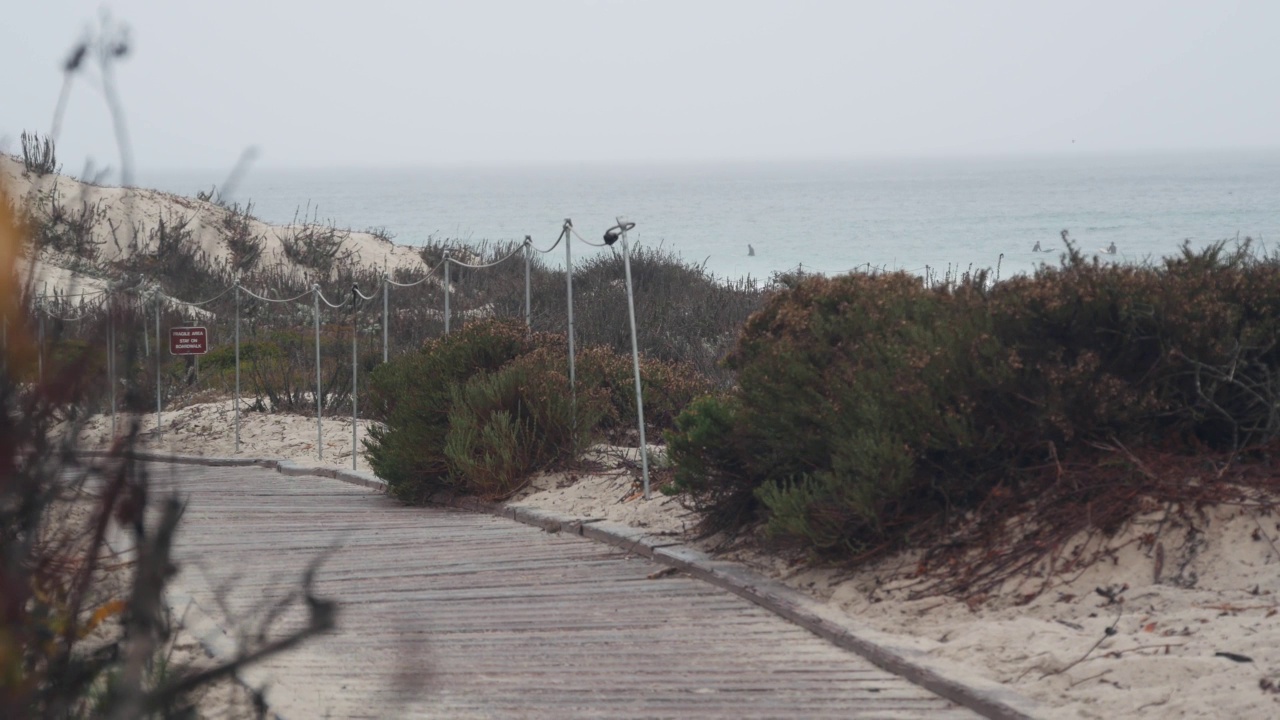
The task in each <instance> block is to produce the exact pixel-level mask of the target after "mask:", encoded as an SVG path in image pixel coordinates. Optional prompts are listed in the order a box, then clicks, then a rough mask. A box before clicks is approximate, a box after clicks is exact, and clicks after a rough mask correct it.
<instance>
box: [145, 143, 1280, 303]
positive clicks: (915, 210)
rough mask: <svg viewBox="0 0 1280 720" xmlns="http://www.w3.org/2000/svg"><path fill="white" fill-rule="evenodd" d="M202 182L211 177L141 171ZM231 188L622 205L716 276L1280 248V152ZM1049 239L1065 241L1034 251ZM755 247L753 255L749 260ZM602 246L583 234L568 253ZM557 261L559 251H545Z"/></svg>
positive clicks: (186, 184)
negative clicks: (1069, 251)
mask: <svg viewBox="0 0 1280 720" xmlns="http://www.w3.org/2000/svg"><path fill="white" fill-rule="evenodd" d="M141 179H142V183H143V184H146V185H150V186H153V187H158V188H161V189H164V190H169V191H172V192H177V193H180V194H184V195H193V194H194V193H195V192H196V191H197V190H199V189H202V188H204V189H207V188H208V187H209V186H210V185H211V184H213V183H219V184H220V183H221V182H222V181H223V177H222V175H221V174H220V173H216V172H207V171H206V172H196V171H193V172H163V173H150V174H148V173H146V172H143V173H142V175H141ZM233 199H235V200H238V201H241V202H243V201H244V200H246V199H249V200H252V201H253V203H254V210H255V214H256V215H257V216H258V217H260V218H262V219H264V220H267V221H269V222H276V223H284V222H289V221H291V220H292V219H293V218H294V217H295V215H301V214H302V213H303V212H305V211H306V208H307V206H308V204H309V205H310V208H311V212H312V213H318V215H319V218H320V219H321V220H332V221H333V222H335V223H337V224H338V225H339V226H344V227H351V228H354V229H365V228H369V227H384V228H386V229H387V230H388V231H389V232H391V233H392V234H393V235H394V236H395V238H396V242H399V243H405V244H418V243H422V242H424V241H426V240H428V239H429V238H436V239H457V240H461V241H466V242H471V243H479V242H481V241H483V240H489V241H494V240H511V239H515V240H518V239H521V238H523V237H524V236H525V235H530V236H532V238H533V240H534V241H535V243H536V244H538V245H539V246H541V247H544V248H545V247H549V246H550V245H551V243H552V242H554V241H555V239H556V237H557V236H558V235H559V232H560V227H561V224H562V222H563V220H564V219H565V218H572V219H573V222H574V226H575V228H577V230H578V232H579V233H581V234H582V235H583V236H585V237H586V238H588V239H590V240H594V241H598V240H599V239H600V237H601V235H602V234H603V232H604V230H605V229H607V228H608V227H609V226H611V225H613V224H614V222H615V218H616V217H618V216H622V217H624V218H625V219H627V220H630V221H632V222H635V223H636V228H635V230H634V231H633V233H632V234H631V235H630V237H631V239H632V240H633V241H638V242H641V243H644V244H647V245H660V246H662V247H664V248H668V249H672V250H674V251H676V252H678V253H679V254H680V255H681V256H683V257H684V258H685V259H687V260H690V261H692V262H696V263H705V264H706V267H707V269H708V270H710V271H711V272H713V273H715V274H717V275H720V276H724V277H735V278H736V277H742V276H748V275H749V276H753V277H757V278H767V277H768V276H769V275H770V274H771V273H774V272H777V271H784V270H789V269H793V268H796V267H803V268H804V269H806V270H812V271H817V272H823V273H840V272H846V271H849V270H852V269H857V268H862V267H868V266H871V267H879V268H891V269H903V270H908V271H912V272H917V273H923V272H924V270H925V268H926V267H929V268H931V269H932V270H933V271H934V272H935V273H938V274H941V273H944V272H946V271H947V269H948V268H951V269H953V270H954V269H956V268H959V269H961V270H967V269H968V268H970V267H974V268H983V267H987V268H992V269H993V270H994V269H996V268H997V266H998V267H999V271H1000V274H1001V276H1003V277H1008V276H1010V275H1012V274H1014V273H1020V272H1028V271H1030V270H1032V269H1034V267H1036V266H1037V265H1038V264H1039V263H1041V262H1050V263H1055V262H1057V258H1058V252H1057V251H1060V250H1061V249H1062V247H1063V246H1062V242H1061V240H1060V232H1061V231H1062V230H1064V229H1065V230H1068V231H1069V232H1070V237H1072V238H1073V239H1074V240H1075V241H1076V242H1077V243H1078V245H1079V247H1080V248H1081V249H1083V250H1084V251H1086V252H1087V253H1089V254H1094V253H1097V252H1098V251H1099V250H1100V249H1101V248H1105V247H1107V246H1108V245H1110V244H1111V243H1115V245H1116V248H1117V253H1116V254H1115V255H1102V256H1101V257H1102V258H1103V259H1104V260H1105V261H1107V262H1144V261H1148V260H1156V259H1159V258H1161V257H1164V256H1167V255H1170V254H1173V253H1176V252H1177V251H1178V248H1179V246H1180V245H1181V244H1182V243H1183V242H1184V241H1188V240H1189V241H1190V242H1191V243H1192V245H1193V246H1195V247H1202V246H1204V245H1206V244H1208V243H1210V242H1213V241H1216V240H1222V239H1234V238H1236V237H1237V236H1238V237H1239V238H1241V239H1243V238H1244V237H1246V236H1248V237H1252V238H1254V239H1255V240H1260V241H1261V242H1262V243H1263V244H1264V245H1266V246H1267V247H1268V248H1270V244H1272V243H1274V244H1276V245H1277V246H1280V151H1267V152H1232V153H1212V154H1211V153H1201V154H1181V155H1174V154H1170V155H1133V156H1097V155H1092V156H1090V155H1081V156H1073V157H1052V158H1050V157H1040V158H1019V159H1013V158H991V159H945V160H944V159H937V160H928V159H913V160H876V161H861V162H839V163H837V162H831V163H794V164H786V163H773V164H722V165H671V166H645V167H622V168H617V169H608V168H602V167H552V168H511V169H497V168H485V169H440V168H420V169H412V168H398V169H355V170H295V171H285V170H252V169H251V170H250V171H249V172H248V173H247V174H246V176H245V178H244V180H243V181H242V182H241V183H240V185H239V187H238V188H237V189H236V190H235V191H234V195H233ZM1037 242H1039V243H1040V244H1041V246H1042V247H1043V248H1046V249H1051V250H1054V251H1055V252H1048V253H1035V252H1032V247H1033V246H1034V245H1035V243H1037ZM748 245H750V246H752V247H754V249H755V255H754V256H749V255H748ZM595 252H607V251H606V250H602V249H601V250H597V249H596V248H590V247H586V246H584V245H582V244H580V243H578V244H576V246H575V249H574V256H575V257H580V256H582V255H584V254H591V253H595ZM551 257H553V258H554V259H555V261H556V262H557V263H561V262H562V260H563V251H562V249H557V251H556V252H555V253H553V254H552V256H551Z"/></svg>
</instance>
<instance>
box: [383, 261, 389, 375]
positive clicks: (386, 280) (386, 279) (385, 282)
mask: <svg viewBox="0 0 1280 720" xmlns="http://www.w3.org/2000/svg"><path fill="white" fill-rule="evenodd" d="M390 280H391V278H389V277H387V275H386V273H383V274H382V362H383V364H385V363H386V362H387V323H388V322H389V320H388V319H387V306H388V302H387V295H388V294H389V293H390V292H391V282H390Z"/></svg>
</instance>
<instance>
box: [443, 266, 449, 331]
mask: <svg viewBox="0 0 1280 720" xmlns="http://www.w3.org/2000/svg"><path fill="white" fill-rule="evenodd" d="M444 334H445V335H448V334H449V251H448V250H445V251H444Z"/></svg>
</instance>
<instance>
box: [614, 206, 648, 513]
mask: <svg viewBox="0 0 1280 720" xmlns="http://www.w3.org/2000/svg"><path fill="white" fill-rule="evenodd" d="M633 227H635V223H629V222H628V223H624V222H622V219H621V218H618V229H620V230H621V231H622V267H623V269H624V271H625V272H626V276H627V313H628V317H629V318H630V320H631V367H632V369H633V370H634V371H635V376H636V413H637V415H638V416H639V423H640V467H641V472H643V473H644V499H645V500H648V499H649V446H648V444H647V443H646V442H645V439H644V394H643V393H642V392H641V390H640V347H639V345H638V344H637V342H636V300H635V295H634V294H633V292H632V289H631V251H630V249H628V248H627V230H629V229H631V228H633Z"/></svg>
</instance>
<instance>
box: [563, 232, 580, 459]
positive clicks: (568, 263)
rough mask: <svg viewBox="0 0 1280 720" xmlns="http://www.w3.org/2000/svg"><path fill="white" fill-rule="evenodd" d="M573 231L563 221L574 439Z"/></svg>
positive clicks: (575, 421) (576, 396)
mask: <svg viewBox="0 0 1280 720" xmlns="http://www.w3.org/2000/svg"><path fill="white" fill-rule="evenodd" d="M572 230H573V220H570V219H569V218H565V219H564V229H563V230H561V231H560V237H562V238H564V286H565V292H566V293H567V297H568V302H569V333H568V335H569V394H570V395H571V396H572V400H573V426H574V437H575V438H576V437H577V427H578V379H577V375H576V374H575V372H574V367H573V363H574V357H575V353H574V351H573V253H572V252H570V251H569V245H570V242H569V240H570V237H569V234H570V231H572Z"/></svg>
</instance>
